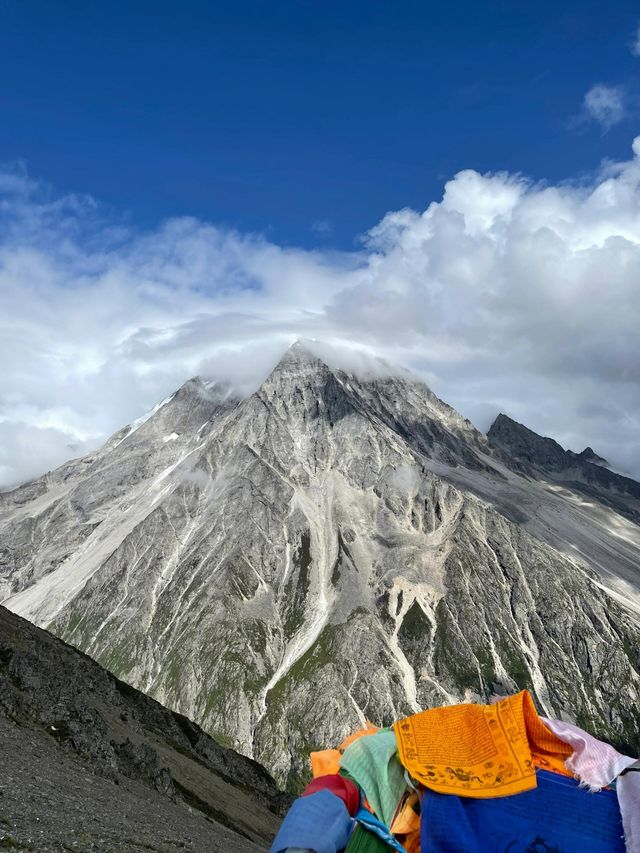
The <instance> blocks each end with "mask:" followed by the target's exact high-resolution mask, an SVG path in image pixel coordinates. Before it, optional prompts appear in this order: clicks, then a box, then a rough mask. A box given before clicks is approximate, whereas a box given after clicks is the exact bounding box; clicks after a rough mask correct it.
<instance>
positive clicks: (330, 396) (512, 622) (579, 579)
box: [0, 345, 640, 790]
mask: <svg viewBox="0 0 640 853" xmlns="http://www.w3.org/2000/svg"><path fill="white" fill-rule="evenodd" d="M505 458H506V451H504V450H501V451H500V452H499V453H498V452H497V451H496V450H495V449H494V448H493V447H492V445H491V443H490V442H489V441H488V440H487V438H486V437H485V436H484V435H482V434H481V433H479V432H478V431H477V430H476V429H475V428H474V427H473V426H472V425H471V424H470V423H469V422H468V421H466V420H464V419H463V418H462V417H461V416H460V415H458V414H457V413H456V412H455V411H454V410H453V409H451V408H450V407H449V406H447V405H446V404H445V403H443V402H442V401H440V400H439V399H438V398H437V397H436V396H435V395H434V394H433V393H432V392H431V391H430V390H429V389H428V388H426V387H425V386H424V385H423V384H422V383H421V382H419V381H417V380H415V379H414V378H412V377H411V376H408V375H406V374H397V375H393V374H389V375H387V376H385V377H383V378H380V377H377V378H376V377H375V376H368V377H363V376H356V375H354V374H352V373H346V372H344V371H342V370H339V369H336V368H334V367H331V366H329V365H328V364H326V363H325V362H324V361H322V360H321V359H319V358H317V357H316V356H315V355H314V354H313V353H312V352H311V351H309V350H308V349H307V348H305V347H304V346H301V345H296V346H294V347H292V348H291V349H290V350H289V351H288V352H287V354H286V355H285V356H284V358H283V359H282V361H281V362H280V363H279V364H278V366H277V367H276V368H275V369H274V371H273V372H272V373H271V375H270V376H269V377H268V379H267V380H266V381H265V382H264V383H263V385H262V386H261V387H260V389H259V390H258V391H257V392H256V393H254V394H252V395H251V396H249V397H247V398H246V399H243V400H238V399H233V398H232V397H231V395H229V393H228V391H227V390H226V389H224V388H221V387H219V386H211V385H208V384H207V383H205V382H203V381H202V380H194V381H192V382H190V383H187V385H186V386H184V387H183V388H182V389H181V390H180V391H179V392H178V393H177V394H176V395H175V396H174V397H173V398H172V399H170V400H169V401H167V402H165V403H164V404H163V405H162V406H161V407H160V408H159V409H158V411H157V412H155V414H153V415H152V416H151V417H149V418H148V420H146V421H145V422H144V423H143V424H142V425H139V426H138V427H137V428H136V429H135V430H133V431H132V430H123V431H122V432H121V433H119V434H118V435H117V436H115V437H114V438H113V439H111V440H110V441H109V442H108V443H107V444H106V445H105V447H104V448H102V450H100V451H99V452H98V453H96V454H93V455H91V456H89V457H86V458H84V459H81V460H76V461H75V462H72V463H70V464H69V465H67V466H64V467H63V468H61V469H59V470H58V471H54V472H53V473H52V474H50V475H48V476H47V477H45V478H42V479H41V480H38V481H35V482H34V483H31V484H27V485H26V486H23V487H22V488H20V489H17V490H14V491H13V492H11V493H5V494H4V495H2V496H0V542H1V543H2V548H3V551H2V562H1V563H0V577H2V578H3V583H4V590H5V592H4V595H5V596H6V602H5V603H6V605H7V606H8V607H9V608H10V609H12V610H14V611H15V612H17V613H20V614H22V615H24V616H26V617H27V618H29V619H31V620H33V621H35V622H36V623H37V624H39V625H43V626H47V627H48V628H49V629H50V630H51V631H53V632H54V633H56V634H57V635H58V636H60V637H63V638H64V639H65V640H67V641H68V642H70V643H72V644H74V645H75V646H77V647H78V648H81V649H83V650H84V651H86V652H87V653H88V654H90V655H91V656H92V657H94V658H95V659H96V660H98V661H99V662H100V663H101V664H102V665H104V666H105V667H107V668H108V669H109V670H111V671H112V672H114V673H115V674H116V675H118V676H119V677H120V678H122V679H124V680H126V681H127V682H128V683H130V684H132V685H134V686H135V687H137V688H139V689H141V690H144V691H145V692H147V693H149V694H150V695H152V696H154V697H155V698H156V699H158V700H159V701H161V702H163V703H164V704H166V705H168V706H169V707H171V708H174V709H176V710H178V711H180V712H181V713H183V714H186V715H187V716H188V717H190V718H192V719H194V720H196V721H197V722H198V723H199V724H200V725H202V727H203V728H204V729H205V730H206V731H207V732H209V733H210V734H211V735H213V736H214V737H215V738H216V739H218V740H219V741H220V742H221V743H225V744H229V745H234V746H235V747H236V748H237V749H239V750H240V751H241V752H243V753H245V754H246V755H249V756H252V757H254V758H255V759H257V760H258V761H260V762H261V763H262V764H264V765H265V766H266V767H268V768H269V770H270V771H271V772H272V773H273V774H274V775H275V776H276V778H277V779H278V781H279V782H280V783H283V784H287V785H288V786H289V787H290V788H291V789H292V790H294V789H296V788H299V786H300V785H301V784H302V782H303V781H304V778H305V776H306V773H307V753H308V751H309V750H310V749H312V748H317V747H319V746H322V745H329V744H333V743H335V742H339V741H340V740H341V739H342V737H343V736H344V735H346V734H347V733H348V732H349V731H350V730H352V729H353V728H355V727H357V726H358V725H360V724H361V723H363V722H364V720H365V719H370V720H372V721H374V722H376V723H380V724H388V723H390V722H391V721H392V720H394V719H397V718H399V717H401V716H403V715H406V714H409V713H411V712H412V711H415V710H418V709H420V708H423V707H428V706H431V705H438V704H443V703H449V702H456V701H460V700H467V699H482V700H486V699H487V698H488V696H489V695H490V694H491V693H492V692H494V691H499V692H500V691H502V692H504V691H511V690H516V689H519V688H522V687H528V688H529V689H530V690H531V691H532V692H533V694H534V695H535V697H536V700H537V702H538V705H539V707H540V709H541V710H542V711H543V712H546V713H547V714H549V715H551V716H564V717H566V718H568V719H573V720H577V722H579V723H580V724H581V725H583V726H584V727H586V728H588V729H590V730H591V731H593V732H595V733H597V734H598V735H600V736H603V737H609V738H611V739H614V740H616V741H617V742H619V743H623V744H627V746H628V748H632V749H635V750H636V751H637V750H638V749H640V720H639V718H638V714H637V713H636V711H635V708H636V707H637V700H638V695H639V690H640V674H639V673H640V650H639V646H638V641H637V638H638V623H637V619H638V616H637V614H638V610H635V611H634V607H636V608H637V607H638V597H637V590H638V585H639V576H638V565H639V564H640V528H639V527H638V525H637V524H635V523H634V522H633V521H631V520H630V519H629V518H625V517H623V516H621V515H620V514H619V513H616V512H614V511H613V510H612V509H611V508H610V507H606V506H604V505H602V504H601V503H597V502H593V504H590V505H589V506H585V505H584V504H585V503H586V502H585V501H582V500H580V501H578V502H576V500H575V499H574V498H575V494H574V493H573V492H571V491H570V490H567V489H566V488H564V487H563V488H562V489H561V490H559V489H558V488H557V487H556V486H553V484H552V486H549V485H548V484H547V483H545V482H542V481H538V480H535V479H533V478H531V477H530V476H528V475H526V476H525V474H524V473H523V472H522V471H520V470H516V468H517V465H516V462H515V461H512V462H511V465H510V466H509V465H506V464H505Z"/></svg>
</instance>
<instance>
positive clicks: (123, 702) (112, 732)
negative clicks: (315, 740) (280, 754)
mask: <svg viewBox="0 0 640 853" xmlns="http://www.w3.org/2000/svg"><path fill="white" fill-rule="evenodd" d="M0 762H1V766H2V779H1V780H0V791H1V793H2V797H1V798H0V847H1V848H2V849H4V847H3V844H2V842H1V839H2V838H3V836H4V837H5V838H9V839H11V838H12V839H13V840H14V842H15V846H16V847H19V848H20V849H34V850H38V851H40V852H41V853H45V851H49V850H52V851H53V850H60V851H62V850H63V849H64V850H76V849H77V850H83V851H85V850H92V849H99V850H110V849H114V850H115V849H117V850H127V851H129V850H131V851H134V850H176V849H188V850H197V851H202V853H204V851H210V850H225V851H226V850H229V849H233V850H237V851H246V853H250V851H257V850H265V849H267V847H268V845H269V842H270V841H271V839H272V837H273V835H274V834H275V832H276V831H277V828H278V824H279V818H280V816H281V815H282V813H283V812H284V810H285V809H286V807H287V806H288V804H289V798H288V797H287V795H285V794H283V793H281V792H280V791H279V790H278V788H277V787H276V785H275V783H274V781H273V779H272V778H271V777H270V776H269V774H268V773H267V772H266V771H265V770H264V769H263V768H262V767H260V766H259V765H258V764H256V762H253V761H251V760H250V759H247V758H245V757H243V756H241V755H238V754H237V753H234V752H233V751H232V750H229V749H225V748H224V747H221V746H219V745H218V744H217V743H215V741H213V740H212V739H211V738H210V737H208V736H207V735H206V734H205V733H204V732H203V731H202V730H201V729H200V728H199V727H198V726H196V725H195V724H194V723H192V722H191V721H190V720H188V719H186V718H185V717H182V716H180V715H179V714H175V713H173V712H172V711H169V710H168V709H166V708H163V707H162V706H161V705H159V704H158V703H157V702H155V701H154V700H153V699H150V698H149V697H147V696H144V695H143V694H141V693H139V692H138V691H137V690H134V689H133V688H132V687H130V686H129V685H127V684H125V683H124V682H121V681H119V680H118V679H117V678H115V677H114V676H113V675H111V674H110V673H108V672H107V671H106V670H104V669H103V668H102V667H100V666H99V665H98V664H97V663H95V661H93V660H91V659H90V658H88V657H87V656H86V655H83V654H82V653H81V652H79V651H77V650H76V649H74V648H72V647H70V646H68V645H66V644H65V643H63V642H62V641H61V640H58V639H57V638H55V637H52V636H51V635H50V634H47V633H46V632H45V631H42V630H40V629H39V628H36V627H35V626H34V625H32V624H31V623H29V622H26V621H25V620H24V619H21V618H20V617H18V616H16V615H15V614H13V613H10V612H9V611H8V610H6V609H5V608H3V607H0ZM32 794H33V795H34V796H35V802H32V796H31V795H32ZM98 802H99V803H100V804H101V807H99V806H98ZM134 804H135V812H134ZM8 844H9V842H7V844H6V845H5V846H8Z"/></svg>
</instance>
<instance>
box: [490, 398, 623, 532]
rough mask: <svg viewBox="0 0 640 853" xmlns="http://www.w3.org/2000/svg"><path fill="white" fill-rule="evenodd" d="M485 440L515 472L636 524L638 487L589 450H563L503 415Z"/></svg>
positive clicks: (553, 442) (556, 444) (495, 422)
mask: <svg viewBox="0 0 640 853" xmlns="http://www.w3.org/2000/svg"><path fill="white" fill-rule="evenodd" d="M487 438H488V439H489V443H490V444H491V446H492V447H493V448H494V449H495V450H497V451H498V452H499V453H502V455H503V458H504V460H505V461H506V463H507V464H508V465H511V467H514V468H515V470H519V471H522V472H525V473H528V474H533V475H534V476H536V475H540V474H541V475H542V476H543V477H545V478H551V479H553V480H554V481H556V482H560V483H565V484H567V485H568V486H570V487H571V488H572V489H574V490H576V491H579V492H582V493H584V494H585V495H587V496H589V497H593V498H595V499H596V500H598V501H600V502H601V503H603V504H605V505H606V506H610V507H611V508H612V509H614V510H616V511H617V512H619V513H621V514H622V515H625V516H627V517H628V518H630V519H631V520H632V521H635V522H636V523H639V522H640V483H637V482H636V481H635V480H632V479H631V478H630V477H624V476H622V475H621V474H616V473H615V472H614V471H611V470H609V468H608V467H606V466H607V461H606V459H603V458H602V457H601V456H598V455H597V454H596V453H594V451H593V450H592V449H591V448H590V447H586V448H585V449H584V450H583V451H582V453H572V451H571V450H564V449H563V448H562V447H561V446H560V445H559V444H558V442H557V441H554V440H553V439H552V438H543V437H542V436H540V435H537V434H536V433H535V432H533V431H532V430H530V429H528V428H527V427H525V426H523V425H522V424H519V423H517V421H513V420H511V418H509V417H507V415H498V417H497V418H496V419H495V421H494V422H493V424H492V426H491V429H490V430H489V432H488V433H487Z"/></svg>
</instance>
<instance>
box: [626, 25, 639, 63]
mask: <svg viewBox="0 0 640 853" xmlns="http://www.w3.org/2000/svg"><path fill="white" fill-rule="evenodd" d="M629 50H630V51H631V53H632V54H633V55H634V56H640V25H639V26H638V27H637V28H636V31H635V33H634V35H633V39H632V40H631V43H630V44H629Z"/></svg>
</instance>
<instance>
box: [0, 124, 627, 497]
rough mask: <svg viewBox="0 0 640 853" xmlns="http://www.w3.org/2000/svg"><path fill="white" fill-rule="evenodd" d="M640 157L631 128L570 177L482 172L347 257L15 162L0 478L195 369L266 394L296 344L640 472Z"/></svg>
mask: <svg viewBox="0 0 640 853" xmlns="http://www.w3.org/2000/svg"><path fill="white" fill-rule="evenodd" d="M639 157H640V140H636V141H635V142H634V156H633V157H632V159H630V160H628V161H626V162H622V163H607V164H605V166H604V167H603V168H602V169H601V170H600V171H599V172H597V173H596V174H595V175H594V176H593V178H592V180H591V181H584V180H582V181H580V182H576V183H568V182H566V183H560V184H557V185H551V184H544V183H534V182H532V181H530V180H528V179H527V178H526V177H524V176H522V175H517V174H510V173H506V172H501V173H493V174H481V173H479V172H477V171H474V170H472V169H467V170H464V171H462V172H459V173H458V174H457V175H455V176H453V177H452V178H451V179H450V180H449V181H448V182H447V183H446V184H445V187H444V191H443V195H442V198H441V199H440V200H438V201H433V202H431V203H430V204H429V205H428V206H426V208H425V210H424V211H422V212H419V211H414V210H410V209H404V210H401V211H396V212H391V213H389V214H387V216H385V217H384V218H383V219H382V220H381V222H380V223H378V225H376V226H375V227H373V228H372V229H371V231H370V233H369V234H368V235H367V238H366V240H365V242H364V248H363V249H362V250H360V251H354V252H351V253H336V252H329V251H326V252H323V251H304V250H300V249H295V248H284V247H281V246H278V245H275V244H274V243H271V242H269V241H268V240H266V239H265V238H264V237H262V236H260V235H254V234H241V233H238V232H235V231H230V230H227V229H224V228H219V227H216V226H214V225H211V224H209V223H206V222H201V221H199V220H197V219H193V218H181V219H175V220H170V221H168V222H165V223H162V224H161V225H159V226H158V227H157V228H156V229H151V230H147V231H139V230H136V229H135V228H133V227H131V225H125V224H124V223H123V221H122V220H118V219H114V217H113V216H112V215H110V214H109V213H108V212H106V211H105V210H104V209H103V208H102V207H101V206H100V205H99V204H97V203H96V202H95V201H93V200H91V199H86V198H82V197H76V196H64V197H56V196H55V194H54V193H52V192H51V190H48V189H46V188H44V187H42V186H40V185H38V184H37V182H35V181H33V180H32V179H30V178H29V177H28V176H26V175H25V174H24V173H21V172H19V171H18V173H15V170H14V172H13V173H9V174H8V176H7V177H5V178H0V301H1V305H0V357H1V358H2V359H3V365H4V369H3V370H2V371H0V483H2V484H4V485H7V484H10V483H15V482H17V481H19V480H22V479H25V478H26V477H29V476H33V475H35V474H39V473H41V472H42V471H44V470H46V469H47V468H50V467H52V466H53V465H56V464H59V463H60V462H62V461H63V460H64V459H65V458H67V457H69V456H72V455H76V454H77V453H79V452H82V451H83V450H85V449H89V448H90V447H92V446H97V445H99V444H100V443H101V442H102V441H103V440H104V438H106V437H107V436H108V435H110V434H112V433H113V432H115V431H116V430H117V429H118V428H120V427H121V426H122V425H123V424H126V423H130V422H131V421H133V420H135V419H136V418H137V417H139V416H141V415H142V414H143V413H144V412H146V411H148V410H149V409H151V408H152V407H153V406H154V405H155V404H156V403H157V402H158V401H159V400H162V399H164V398H165V397H166V396H168V395H169V394H171V393H173V392H174V391H175V390H176V389H177V388H179V387H180V386H181V385H182V384H183V382H185V381H186V380H187V379H188V378H189V377H190V376H194V375H198V374H199V375H201V376H205V377H208V378H211V379H213V380H224V381H228V382H229V384H230V385H231V386H232V387H233V388H234V389H235V391H236V392H237V393H239V394H242V395H246V394H248V393H251V392H252V391H253V390H255V389H256V388H258V387H259V385H260V384H261V383H262V382H263V381H264V380H265V378H266V377H267V376H268V375H269V373H270V372H271V370H272V369H273V368H274V366H275V365H276V364H277V363H278V361H279V360H280V359H281V358H282V355H283V353H284V352H285V351H286V349H287V347H289V346H290V345H291V344H292V343H293V342H294V341H296V340H297V339H300V340H301V341H302V342H303V344H302V345H303V346H304V347H305V348H307V349H309V351H310V352H311V353H312V354H313V355H314V356H315V357H317V358H320V359H321V360H322V361H324V362H325V363H326V364H328V365H329V366H330V367H332V368H339V369H343V370H346V371H347V372H356V373H359V375H364V376H367V375H381V374H384V372H385V370H386V371H390V372H391V373H393V372H394V371H395V368H390V367H389V364H391V365H395V364H399V365H402V366H403V367H406V368H410V369H411V370H413V371H414V372H415V373H417V374H418V375H419V376H420V378H421V379H423V380H425V381H426V383H427V384H428V385H429V386H430V387H431V388H433V390H434V391H435V392H436V393H437V394H438V396H439V397H441V398H443V399H444V400H446V401H447V402H449V403H451V404H452V405H454V406H455V408H456V409H457V410H458V411H460V412H461V413H462V414H464V415H465V416H467V417H469V418H470V419H471V420H472V421H474V422H475V423H476V425H477V426H478V427H479V428H480V429H486V428H488V426H489V424H490V422H491V421H492V420H493V418H494V417H495V415H496V414H497V412H498V411H501V410H506V411H508V412H510V414H512V415H513V417H514V418H515V419H517V420H518V421H520V422H523V423H526V424H527V425H528V426H530V427H531V428H532V429H534V430H535V431H536V432H538V433H541V434H544V435H551V436H553V437H554V438H556V439H558V441H560V443H561V444H562V445H563V446H565V447H567V446H568V447H585V446H586V445H592V446H594V447H597V448H598V452H601V453H602V454H603V455H604V456H605V457H606V458H608V459H610V460H611V462H612V464H613V465H615V466H616V467H619V468H622V469H624V470H629V471H631V472H633V473H635V474H636V475H637V474H638V473H639V472H640V445H639V439H638V436H639V435H640V390H639V389H640V340H639V336H638V333H637V330H638V328H640V290H639V289H638V284H637V283H638V281H640V163H639ZM319 341H323V342H324V343H322V344H321V343H319ZM385 362H386V364H385Z"/></svg>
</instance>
